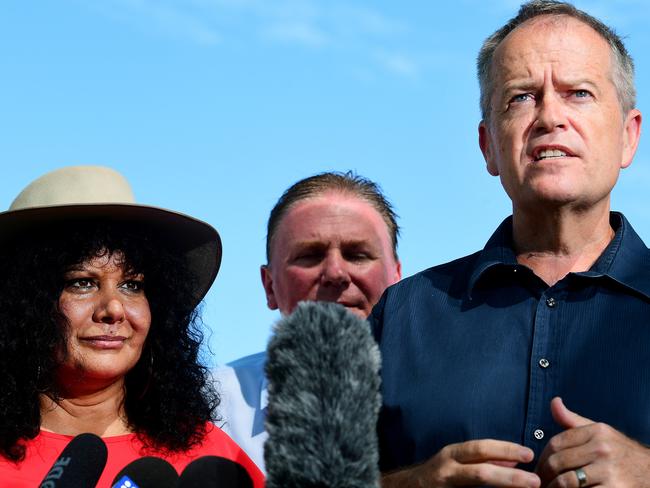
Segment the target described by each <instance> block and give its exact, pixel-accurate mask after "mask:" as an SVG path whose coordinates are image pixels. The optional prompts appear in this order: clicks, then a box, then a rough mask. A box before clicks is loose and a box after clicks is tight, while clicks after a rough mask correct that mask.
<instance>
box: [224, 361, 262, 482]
mask: <svg viewBox="0 0 650 488" xmlns="http://www.w3.org/2000/svg"><path fill="white" fill-rule="evenodd" d="M265 363H266V352H259V353H257V354H252V355H250V356H245V357H243V358H240V359H237V360H235V361H233V362H231V363H228V364H227V365H226V366H222V367H219V368H217V369H216V370H215V371H214V380H215V387H216V389H217V391H218V392H219V395H220V397H221V403H220V404H219V407H218V408H217V417H218V418H217V420H216V422H215V423H216V424H217V425H218V426H220V427H221V428H222V429H223V430H224V431H225V432H226V433H227V434H228V435H229V436H230V437H232V439H233V440H234V441H235V442H236V443H237V444H239V446H240V447H241V448H242V449H243V450H244V451H245V452H246V454H248V456H249V457H250V458H251V459H252V460H253V462H254V463H255V464H256V465H257V467H258V468H260V470H261V471H262V472H263V473H264V474H266V470H265V468H264V443H265V442H266V439H267V438H268V434H267V432H266V430H265V428H264V420H265V418H266V407H267V404H268V389H267V385H268V382H267V380H266V377H265V376H264V364H265Z"/></svg>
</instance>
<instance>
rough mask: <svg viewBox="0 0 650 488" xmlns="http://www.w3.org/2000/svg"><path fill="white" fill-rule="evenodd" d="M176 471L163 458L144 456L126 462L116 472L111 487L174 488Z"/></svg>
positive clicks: (176, 476) (176, 478)
mask: <svg viewBox="0 0 650 488" xmlns="http://www.w3.org/2000/svg"><path fill="white" fill-rule="evenodd" d="M177 481H178V473H177V472H176V470H175V469H174V467H173V466H172V465H171V464H169V463H168V462H167V461H165V460H164V459H160V458H158V457H154V456H145V457H141V458H139V459H136V460H135V461H131V462H130V463H129V464H127V465H126V466H125V467H124V468H122V471H120V472H119V473H117V476H115V478H114V479H113V483H111V486H112V487H113V488H174V487H175V486H176V482H177Z"/></svg>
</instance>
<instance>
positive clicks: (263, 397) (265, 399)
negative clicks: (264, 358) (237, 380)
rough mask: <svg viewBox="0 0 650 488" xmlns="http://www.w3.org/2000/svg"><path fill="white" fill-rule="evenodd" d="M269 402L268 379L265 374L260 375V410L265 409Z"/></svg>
mask: <svg viewBox="0 0 650 488" xmlns="http://www.w3.org/2000/svg"><path fill="white" fill-rule="evenodd" d="M268 404H269V380H267V379H266V375H262V384H261V387H260V410H266V407H267V406H268Z"/></svg>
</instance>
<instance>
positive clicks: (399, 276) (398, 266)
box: [393, 259, 402, 283]
mask: <svg viewBox="0 0 650 488" xmlns="http://www.w3.org/2000/svg"><path fill="white" fill-rule="evenodd" d="M393 277H394V280H393V283H397V282H398V281H399V280H401V279H402V263H401V261H400V260H399V259H398V260H397V261H396V262H395V275H394V276H393Z"/></svg>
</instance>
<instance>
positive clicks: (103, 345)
mask: <svg viewBox="0 0 650 488" xmlns="http://www.w3.org/2000/svg"><path fill="white" fill-rule="evenodd" d="M79 340H80V341H81V342H82V343H84V344H87V345H89V346H91V347H94V348H97V349H120V348H121V347H122V346H123V345H124V341H126V337H122V336H92V337H82V338H80V339H79Z"/></svg>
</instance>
